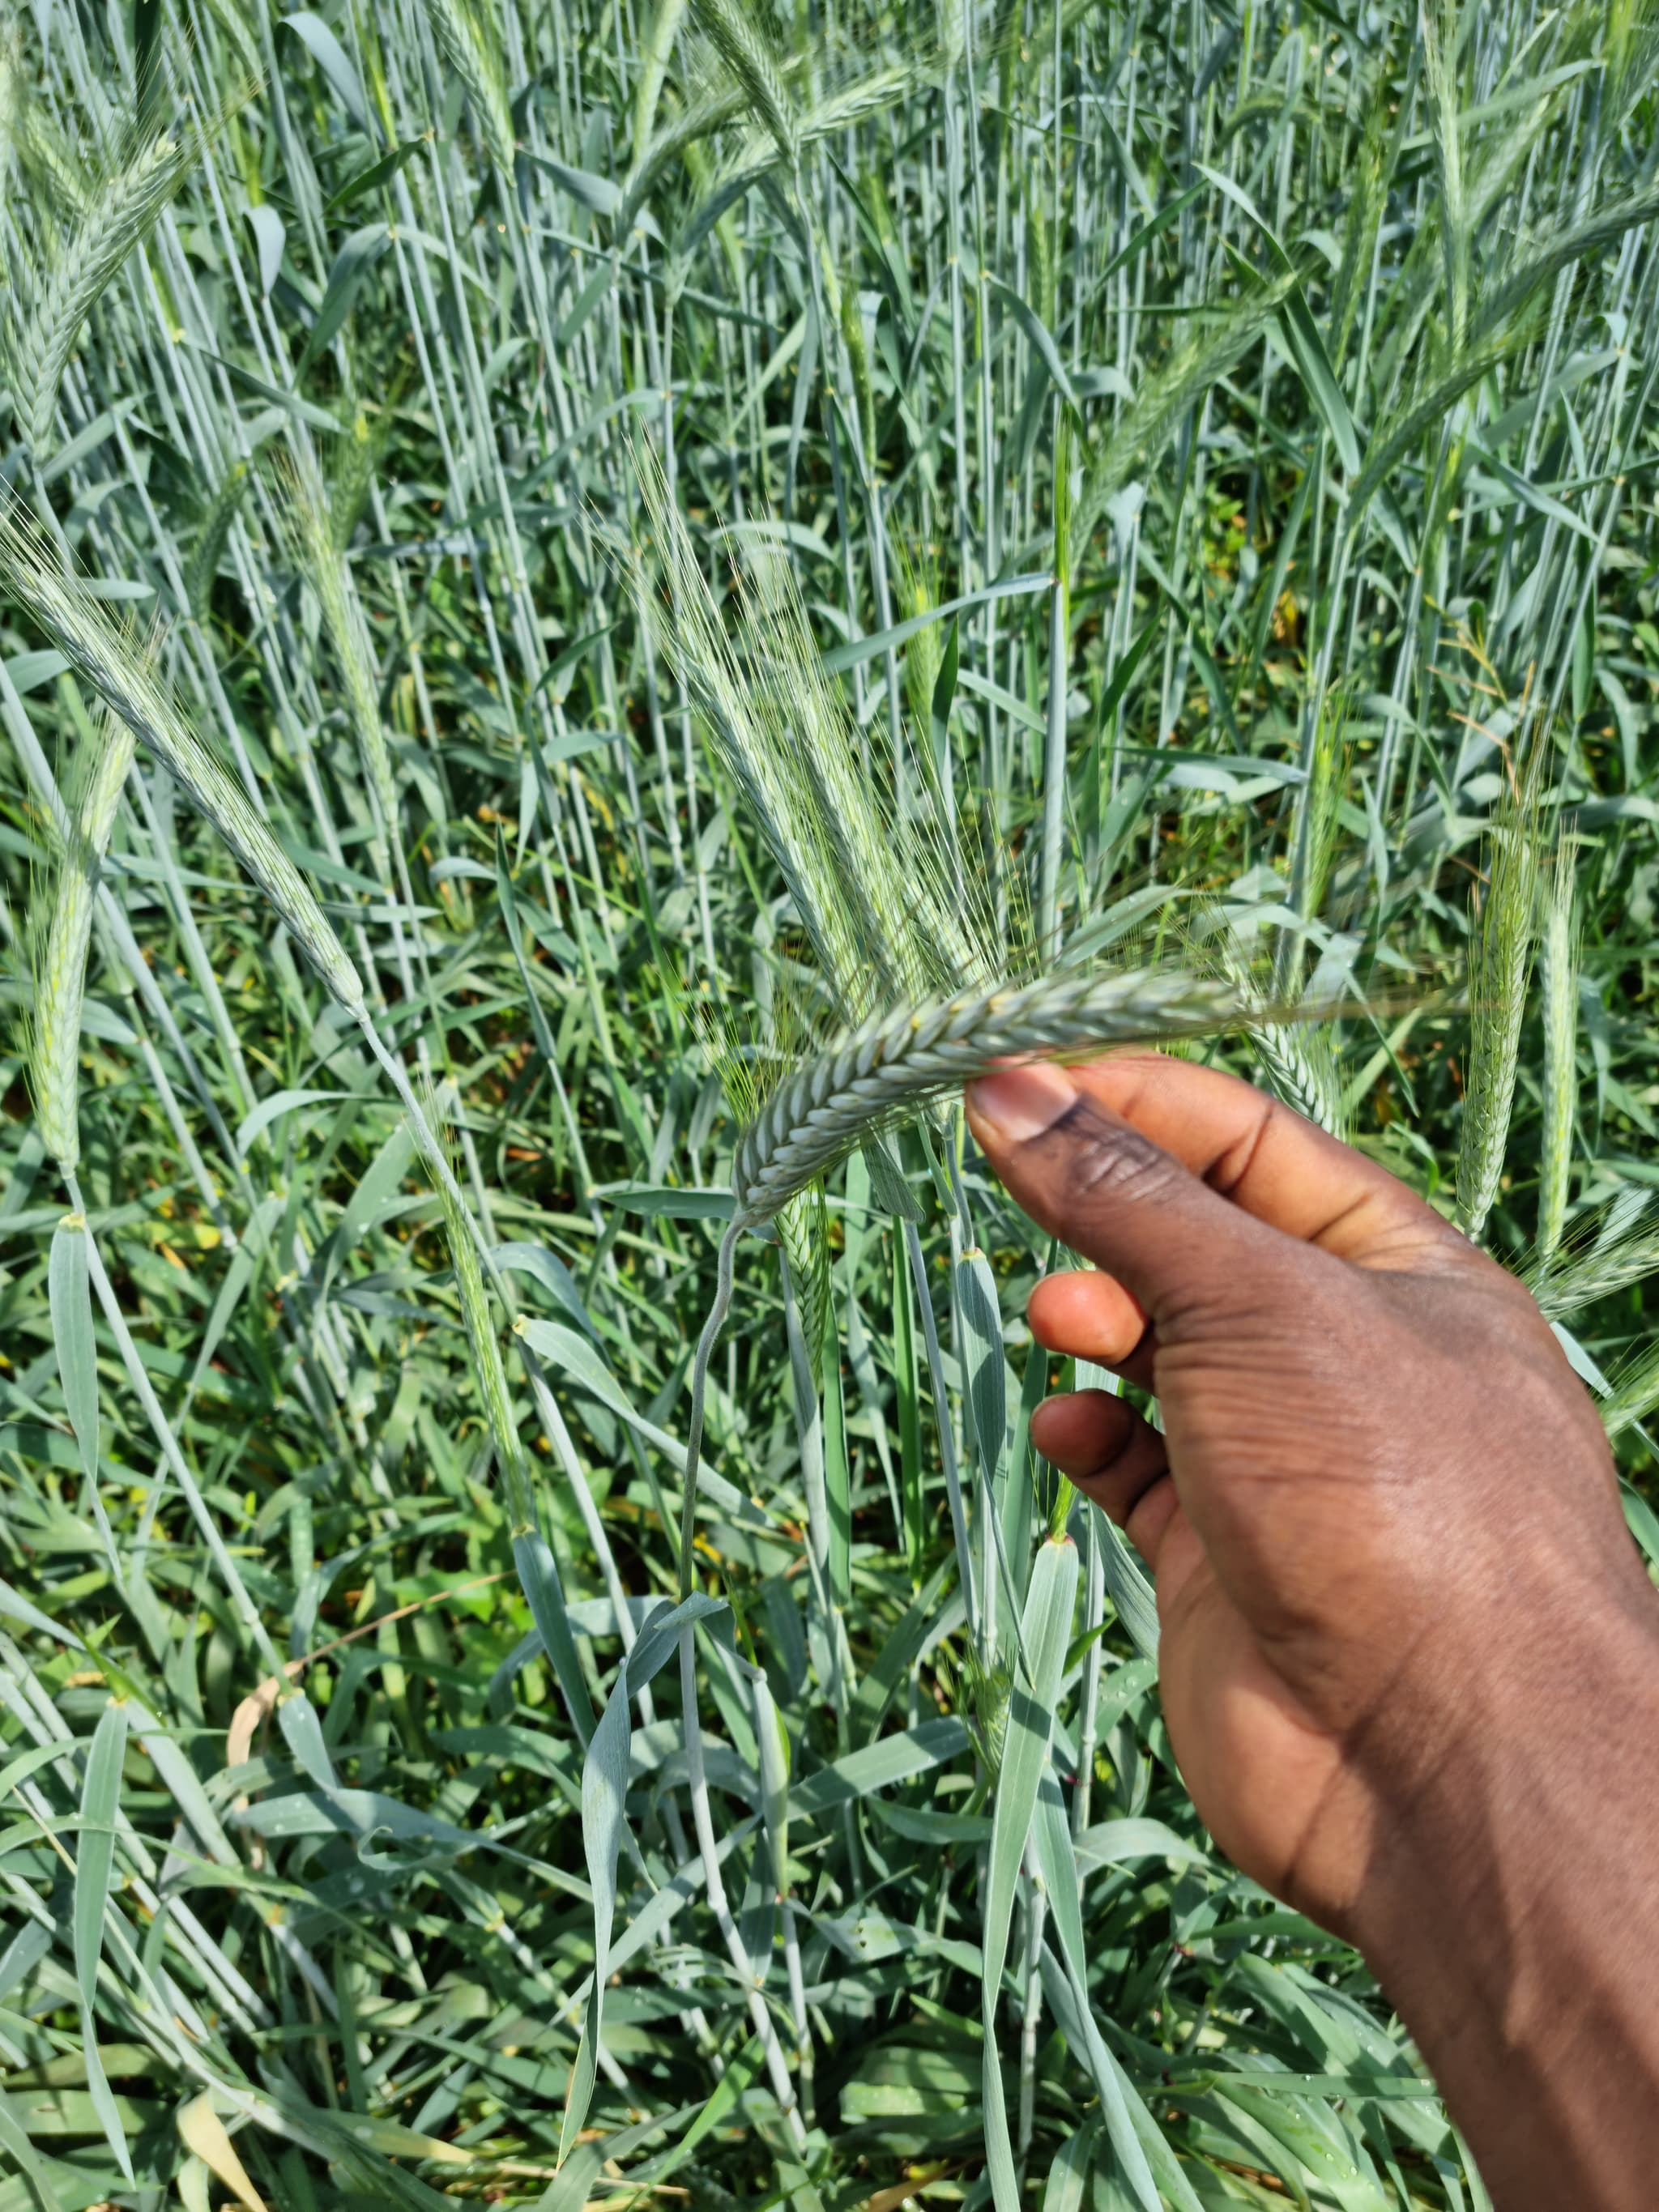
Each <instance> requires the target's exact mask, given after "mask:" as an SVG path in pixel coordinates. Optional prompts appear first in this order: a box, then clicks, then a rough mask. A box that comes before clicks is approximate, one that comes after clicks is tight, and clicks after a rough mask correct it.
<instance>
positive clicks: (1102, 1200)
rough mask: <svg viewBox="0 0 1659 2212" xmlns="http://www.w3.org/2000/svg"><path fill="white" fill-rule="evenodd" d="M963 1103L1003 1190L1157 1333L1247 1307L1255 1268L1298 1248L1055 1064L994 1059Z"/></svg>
mask: <svg viewBox="0 0 1659 2212" xmlns="http://www.w3.org/2000/svg"><path fill="white" fill-rule="evenodd" d="M1239 1088H1240V1090H1241V1091H1243V1092H1244V1095H1245V1097H1247V1098H1248V1097H1252V1096H1253V1095H1255V1094H1252V1093H1250V1092H1249V1091H1248V1090H1246V1089H1245V1086H1243V1085H1240V1086H1239ZM967 1108H968V1121H969V1127H971V1128H972V1130H973V1132H974V1134H975V1138H976V1139H978V1141H979V1143H980V1146H981V1148H982V1150H983V1151H984V1152H985V1155H986V1158H987V1160H988V1161H989V1163H990V1165H991V1166H992V1168H993V1169H994V1170H995V1172H996V1174H997V1175H998V1176H999V1177H1000V1180H1001V1181H1002V1182H1003V1184H1004V1185H1005V1186H1006V1188H1007V1190H1008V1192H1009V1194H1010V1195H1011V1196H1012V1197H1013V1198H1014V1199H1016V1200H1018V1203H1019V1204H1020V1205H1021V1206H1024V1209H1025V1211H1026V1212H1027V1213H1029V1214H1030V1216H1031V1218H1032V1219H1033V1220H1034V1221H1036V1222H1037V1223H1038V1224H1039V1225H1041V1226H1042V1228H1044V1229H1046V1230H1048V1232H1049V1233H1050V1235H1051V1236H1054V1237H1059V1238H1060V1240H1061V1242H1062V1243H1066V1244H1068V1245H1069V1246H1070V1247H1071V1249H1073V1251H1074V1252H1079V1253H1080V1254H1081V1255H1083V1256H1084V1258H1085V1259H1088V1260H1092V1261H1094V1262H1095V1264H1096V1265H1097V1267H1103V1268H1105V1269H1106V1270H1107V1271H1108V1273H1110V1274H1112V1275H1114V1276H1115V1277H1116V1279H1118V1281H1119V1282H1121V1284H1123V1285H1124V1286H1125V1287H1126V1288H1127V1290H1129V1291H1132V1292H1133V1294H1134V1296H1135V1297H1136V1298H1137V1299H1139V1302H1140V1304H1141V1305H1142V1306H1143V1307H1144V1308H1145V1310H1146V1315H1147V1317H1148V1318H1149V1320H1151V1321H1152V1323H1153V1324H1154V1326H1156V1327H1157V1328H1158V1329H1159V1331H1160V1334H1163V1335H1164V1336H1166V1337H1167V1335H1168V1334H1169V1332H1170V1326H1171V1324H1172V1323H1174V1322H1176V1321H1177V1320H1178V1317H1179V1316H1180V1314H1181V1313H1182V1312H1183V1311H1188V1312H1190V1311H1191V1310H1194V1308H1195V1307H1200V1306H1201V1307H1204V1308H1206V1309H1208V1310H1212V1311H1213V1310H1215V1309H1216V1308H1217V1307H1218V1306H1219V1307H1221V1308H1223V1309H1225V1308H1228V1307H1236V1306H1239V1305H1249V1307H1251V1308H1252V1309H1254V1308H1255V1307H1256V1306H1257V1305H1258V1304H1259V1303H1260V1297H1261V1290H1262V1288H1263V1287H1264V1285H1263V1277H1264V1276H1265V1275H1267V1274H1268V1273H1274V1274H1277V1273H1279V1271H1280V1269H1281V1268H1282V1267H1283V1266H1284V1265H1285V1263H1286V1262H1292V1263H1293V1262H1294V1261H1295V1259H1296V1257H1297V1252H1298V1247H1297V1243H1295V1241H1294V1240H1293V1239H1291V1238H1290V1237H1285V1236H1284V1235H1283V1234H1282V1233H1281V1232H1280V1231H1278V1230H1276V1229H1273V1228H1272V1227H1270V1226H1269V1225H1267V1223H1266V1222H1263V1221H1259V1220H1257V1219H1255V1218H1253V1217H1252V1216H1251V1215H1250V1214H1249V1213H1247V1212H1244V1211H1243V1209H1242V1208H1240V1207H1239V1206H1235V1205H1232V1204H1231V1203H1230V1202H1229V1201H1228V1200H1226V1199H1225V1198H1223V1197H1221V1196H1219V1195H1218V1194H1217V1193H1216V1192H1215V1191H1213V1190H1212V1189H1211V1188H1210V1187H1209V1186H1208V1184H1207V1183H1206V1182H1202V1181H1200V1178H1199V1177H1198V1176H1195V1175H1194V1174H1193V1173H1192V1172H1191V1170H1189V1169H1188V1168H1186V1167H1184V1166H1183V1165H1182V1163H1181V1162H1180V1161H1179V1160H1177V1159H1176V1158H1172V1157H1171V1155H1170V1153H1169V1152H1165V1151H1164V1149H1163V1147H1162V1146H1159V1145H1157V1144H1154V1143H1153V1141H1152V1139H1151V1138H1150V1137H1148V1136H1146V1134H1145V1133H1143V1132H1142V1131H1141V1130H1139V1129H1138V1128H1136V1127H1134V1126H1133V1123H1131V1122H1129V1121H1124V1120H1122V1119H1121V1118H1120V1117H1119V1116H1118V1115H1116V1114H1115V1113H1113V1111H1112V1110H1111V1109H1110V1108H1109V1107H1108V1106H1105V1105H1103V1103H1101V1101H1100V1100H1099V1099H1098V1098H1097V1097H1095V1096H1094V1095H1093V1094H1092V1093H1091V1091H1090V1090H1088V1089H1086V1088H1085V1087H1084V1086H1083V1085H1079V1083H1077V1082H1076V1081H1074V1080H1073V1078H1072V1076H1071V1075H1070V1074H1069V1073H1066V1070H1065V1069H1063V1068H1059V1067H1054V1066H1044V1065H1041V1064H1039V1065H1036V1066H1025V1067H1007V1068H999V1069H997V1070H996V1071H995V1073H993V1074H990V1075H987V1076H981V1078H980V1079H979V1080H978V1081H977V1082H975V1083H973V1084H970V1085H969V1088H968V1092H967Z"/></svg>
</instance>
